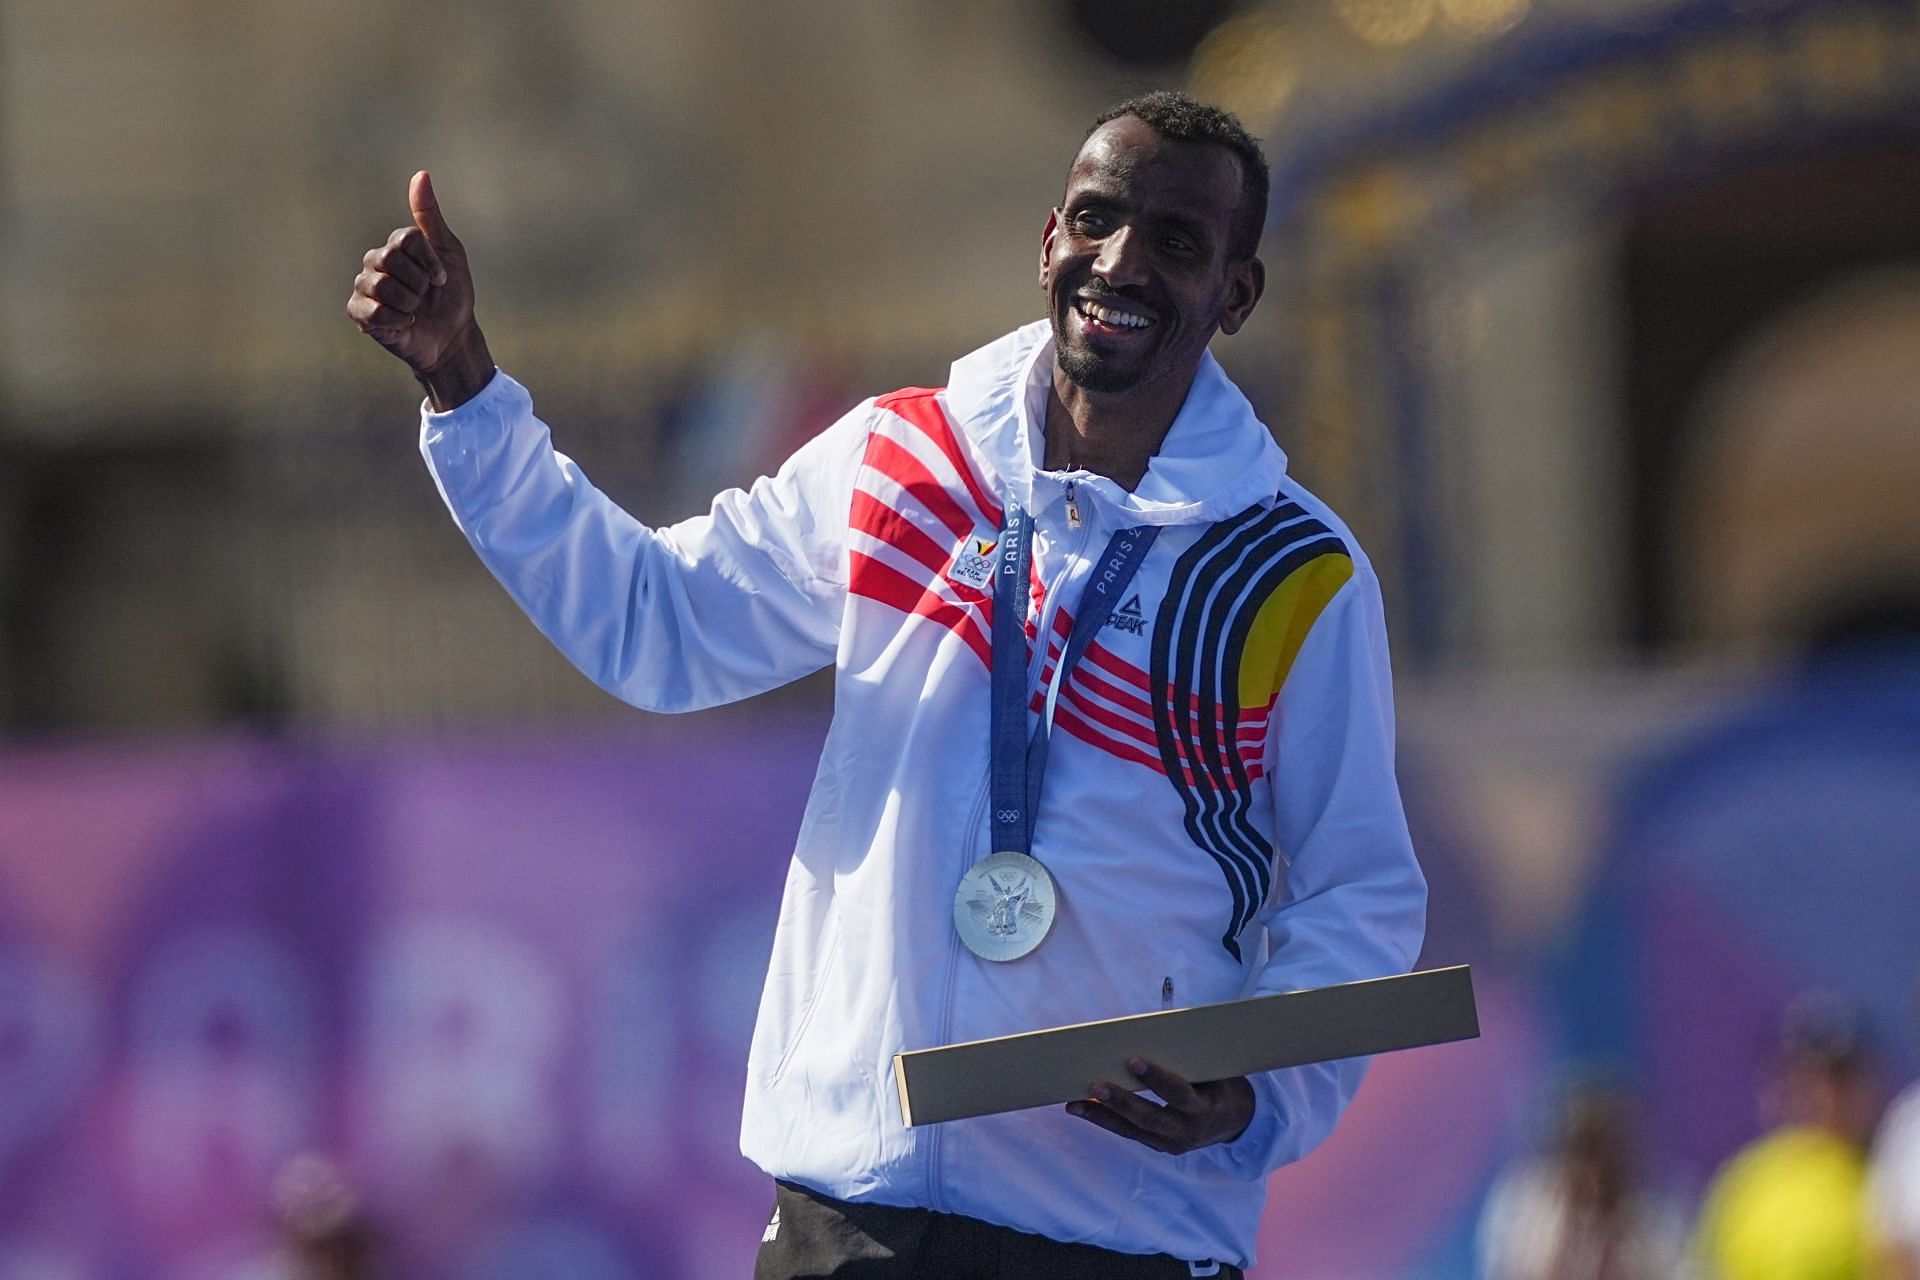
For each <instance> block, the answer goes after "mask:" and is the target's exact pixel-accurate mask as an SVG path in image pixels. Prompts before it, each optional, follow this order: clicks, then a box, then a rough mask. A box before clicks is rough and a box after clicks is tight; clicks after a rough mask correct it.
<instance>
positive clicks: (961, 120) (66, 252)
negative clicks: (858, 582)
mask: <svg viewBox="0 0 1920 1280" xmlns="http://www.w3.org/2000/svg"><path fill="white" fill-rule="evenodd" d="M1175 10H1179V11H1180V13H1178V14H1175V13H1174V11H1175ZM1155 15H1158V16H1155ZM1169 15H1172V16H1169ZM0 20H3V21H4V23H5V29H6V33H7V40H6V44H5V53H4V58H5V67H6V71H7V74H6V77H5V79H4V82H3V83H4V85H5V89H4V98H3V99H0V120H4V133H0V225H4V226H5V228H6V231H7V239H8V244H9V246H10V249H11V252H10V253H9V254H8V255H7V259H6V262H5V265H4V267H0V270H4V272H5V281H6V289H5V292H4V299H5V301H4V303H3V304H0V329H3V331H4V333H5V337H6V341H5V343H4V345H3V346H0V396H3V398H0V589H3V591H4V599H5V608H4V611H3V612H0V724H9V725H13V726H16V727H20V728H34V727H39V728H60V727H88V728H98V729H132V728H158V727H164V726H175V725H194V724H207V723H216V722H221V721H226V720H231V719H235V718H239V719H248V720H254V721H266V722H274V723H282V722H284V723H294V724H308V725H328V724H336V725H338V724H362V725H400V724H410V723H443V722H448V721H455V722H459V721H471V720H476V719H477V720H495V719H499V718H502V717H516V716H528V715H532V716H536V717H540V718H556V717H558V718H571V717H575V716H579V715H598V714H603V713H605V712H606V711H607V710H608V704H607V703H606V701H605V700H604V699H602V698H601V697H600V696H599V695H598V694H596V693H594V692H593V691H591V690H590V689H587V688H586V687H585V686H584V685H583V684H582V683H581V682H579V681H578V680H577V679H575V678H574V677H573V676H571V675H570V674H569V673H567V672H565V671H564V670H562V669H561V668H560V665H559V664H558V661H557V660H556V659H554V658H552V657H551V656H549V655H548V654H547V653H546V651H545V649H544V646H543V645H542V644H541V643H540V642H539V641H538V640H537V639H536V638H535V637H534V636H533V635H532V633H531V631H530V630H528V629H526V628H525V627H524V626H523V625H522V624H521V623H520V622H519V620H518V619H517V618H516V617H515V616H514V615H513V613H512V611H511V609H510V606H508V605H507V604H506V603H505V601H504V600H502V599H500V598H499V597H498V596H497V595H496V594H495V593H493V592H492V591H491V589H490V588H489V586H488V584H486V583H485V582H484V581H483V580H482V579H481V578H480V576H479V575H478V574H476V573H474V572H471V571H470V566H469V565H468V563H467V561H466V560H465V559H464V553H463V552H462V550H461V548H460V547H459V545H458V542H457V538H455V537H454V535H453V534H452V533H451V532H450V531H449V530H448V529H446V528H445V527H444V525H443V522H441V521H440V519H439V517H438V515H437V513H436V512H435V511H434V509H433V508H434V504H433V501H432V498H431V493H430V490H429V488H428V486H427V484H426V483H425V481H424V479H423V478H422V476H421V474H420V472H419V469H418V468H417V466H415V464H414V463H413V462H412V461H411V460H410V457H409V453H410V449H411V445H410V443H409V442H410V439H411V436H412V434H413V428H412V425H411V424H412V405H413V402H414V395H413V390H412V388H411V386H410V384H409V383H408V381H407V379H406V378H405V377H404V375H403V373H402V372H401V371H400V370H399V369H398V368H397V367H396V366H395V365H394V364H393V362H391V361H388V360H385V359H383V358H382V357H381V356H380V354H379V352H377V351H376V350H375V349H374V348H373V347H372V346H371V344H369V343H367V342H365V341H364V340H362V339H360V338H359V337H358V336H357V335H356V334H354V333H353V332H352V330H351V328H350V326H348V325H347V324H346V322H345V321H344V320H343V319H342V318H341V314H340V312H341V302H342V300H343V299H344V297H345V295H346V291H347V287H348V285H349V283H350V281H351V278H352V275H353V273H354V271H355V270H356V269H357V262H358V257H359V255H360V254H361V253H362V252H363V250H364V249H365V248H367V247H369V246H370V245H372V244H375V243H377V242H378V241H379V240H380V239H381V238H383V237H384V235H385V234H386V233H387V231H388V230H389V229H391V227H392V226H394V225H396V224H397V223H398V222H400V221H401V220H402V219H403V217H404V214H405V205H404V199H403V192H404V183H405V180H406V177H407V175H408V174H409V173H410V172H411V171H412V170H413V169H414V168H416V167H420V166H430V167H432V168H433V169H434V170H435V172H436V177H437V179H438V182H439V186H440V189H441V192H442V195H443V198H444V200H445V203H446V206H447V209H448V213H449V216H450V218H451V219H452V220H453V223H454V225H455V227H456V229H458V230H459V231H460V232H461V233H462V235H463V236H464V237H465V238H466V240H467V242H468V243H469V245H470V246H471V249H472V252H473V255H474V259H475V261H476V264H477V271H478V275H479V280H480V285H481V289H482V294H481V307H482V312H481V314H482V317H483V319H484V321H485V322H486V324H487V325H488V328H489V332H490V334H492V335H493V337H494V346H495V348H496V350H497V352H498V353H499V355H500V358H501V359H502V360H503V361H505V362H507V363H508V364H509V366H510V367H511V368H513V369H514V370H515V371H516V372H517V373H519V374H521V375H523V377H524V378H525V380H526V381H528V382H529V383H530V385H532V386H533V387H534V389H535V391H536V393H537V394H538V395H540V397H541V404H542V406H543V408H544V409H545V410H546V411H547V412H548V413H549V415H550V416H551V417H552V418H554V419H555V420H556V421H557V422H559V423H560V424H561V425H562V428H563V432H564V436H565V439H566V441H567V443H568V445H569V447H571V448H572V449H573V450H574V451H575V452H577V453H578V454H580V455H581V457H582V459H583V461H585V462H587V463H588V464H589V466H590V470H591V472H592V474H594V475H595V477H596V478H597V479H599V480H600V482H601V483H602V484H603V485H605V486H606V487H608V488H609V489H612V490H613V491H614V492H616V493H617V494H619V495H620V496H621V497H622V498H623V499H625V500H627V501H628V502H630V503H631V504H632V505H633V506H634V507H635V508H636V509H637V510H639V511H640V512H641V513H642V514H643V515H646V516H649V517H652V518H667V517H670V516H676V515H680V514H686V513H689V512H690V511H692V510H696V509H698V507H699V506H701V505H703V504H704V501H705V498H706V497H707V496H708V494H710V492H711V491H712V489H713V487H714V486H716V485H718V484H721V483H727V482H738V481H744V480H746V479H748V478H750V477H751V476H752V475H753V474H755V473H757V472H758V471H760V470H763V469H766V468H767V467H769V466H770V465H771V464H772V463H773V462H775V461H777V460H778V458H779V457H780V456H782V455H783V453H784V452H785V450H786V449H787V448H789V447H791V445H792V443H793V442H794V441H795V440H796V439H797V438H800V437H801V436H803V435H804V434H805V433H806V432H808V431H810V430H812V429H814V428H816V427H817V426H818V425H820V424H822V423H823V422H824V421H827V420H830V418H831V417H832V416H833V415H834V414H835V413H836V412H837V411H838V409H840V408H842V407H845V406H846V405H849V404H851V403H852V402H853V401H854V400H856V399H858V398H859V397H860V396H862V395H865V394H870V393H872V392H875V391H879V390H884V389H888V388H890V387H893V386H897V385H902V384H909V383H937V382H939V381H941V380H942V379H943V377H944V372H945V367H946V364H947V362H948V361H949V360H950V359H952V358H953V357H954V356H955V355H957V354H958V353H960V352H961V351H964V350H966V349H969V348H971V347H972V346H973V345H976V344H978V343H979V342H980V341H982V340H984V339H986V338H988V337H990V336H992V335H993V334H995V333H997V332H999V331H1001V330H1003V329H1005V328H1006V327H1009V326H1011V325H1012V324H1014V323H1017V322H1020V321H1023V320H1025V319H1028V318H1030V317H1032V316H1034V315H1035V314H1036V313H1037V309H1038V295H1037V292H1036V291H1035V289H1034V286H1033V280H1032V276H1033V258H1034V253H1035V246H1036V245H1037V241H1038V235H1039V228H1040V223H1041V221H1042V220H1043V218H1044V216H1045V211H1046V207H1047V204H1048V202H1049V201H1050V199H1051V198H1052V197H1053V195H1054V194H1055V191H1056V188H1057V186H1058V184H1059V182H1060V177H1061V172H1062V169H1063V166H1064V163H1065V158H1066V157H1067V155H1068V154H1069V153H1070V151H1071V149H1072V146H1073V144H1074V142H1075V141H1076V139H1077V138H1078V136H1079V133H1080V131H1081V130H1082V129H1083V128H1084V125H1085V121H1086V120H1087V119H1088V118H1090V116H1091V115H1092V114H1093V112H1094V111H1096V110H1097V109H1098V108H1099V107H1101V106H1103V105H1105V104H1107V103H1109V102H1110V101H1112V100H1114V99H1116V98H1117V97H1119V96H1121V95H1123V94H1124V93H1126V92H1129V91H1132V90H1134V89H1138V88H1140V87H1144V86H1147V85H1151V84H1162V83H1169V82H1172V83H1185V84H1187V85H1189V86H1190V87H1192V88H1193V89H1194V90H1196V91H1197V92H1199V93H1201V94H1203V95H1205V96H1209V97H1212V98H1215V99H1218V100H1220V101H1222V102H1224V103H1226V104H1228V105H1230V106H1233V107H1235V108H1236V109H1238V110H1240V111H1241V112H1242V113H1243V114H1244V115H1245V117H1246V118H1247V120H1248V121H1249V123H1250V124H1251V125H1252V127H1253V128H1254V129H1255V130H1256V132H1258V133H1260V134H1262V135H1263V136H1264V137H1265V138H1266V140H1267V142H1268V148H1269V151H1270V153H1271V155H1272V158H1273V160H1274V167H1275V178H1276V189H1275V202H1274V216H1273V229H1272V233H1271V235H1270V237H1269V239H1268V242H1267V246H1266V257H1267V259H1268V261H1269V264H1270V267H1271V269H1272V283H1271V286H1270V290H1269V297H1268V299H1267V300H1266V302H1265V304H1264V306H1263V309H1262V312H1261V313H1260V314H1259V315H1258V316H1256V321H1255V325H1254V326H1253V327H1252V329H1250V331H1249V332H1248V333H1247V334H1245V335H1244V336H1242V337H1240V338H1238V339H1235V340H1232V341H1228V342H1223V343H1222V344H1221V354H1222V356H1223V358H1225V359H1226V360H1227V361H1228V362H1229V364H1230V366H1231V367H1232V368H1233V369H1234V371H1235V372H1236V373H1237V374H1238V375H1239V376H1240V377H1241V378H1242V380H1243V381H1244V382H1246V383H1247V384H1248V386H1249V387H1250V389H1251V390H1252V391H1253V392H1254V393H1255V395H1256V398H1257V399H1258V400H1259V402H1260V404H1261V407H1262V409H1263V411H1264V412H1265V413H1266V415H1267V416H1268V418H1269V420H1270V421H1271V422H1272V424H1273V425H1274V427H1275V429H1276V431H1277V432H1278V434H1279V435H1280V436H1281V438H1282V440H1283V442H1284V443H1285V444H1286V445H1287V446H1288V448H1289V449H1290V450H1291V451H1292V453H1293V454H1294V456H1295V459H1296V465H1297V467H1298V468H1299V469H1300V470H1301V471H1302V472H1303V473H1304V474H1306V476H1307V478H1308V479H1309V481H1310V482H1312V483H1314V484H1316V485H1317V486H1318V487H1320V488H1321V489H1322V490H1324V491H1326V492H1327V493H1328V495H1329V496H1330V497H1331V498H1332V499H1333V500H1334V501H1335V503H1336V505H1338V506H1340V507H1341V508H1342V509H1343V510H1349V511H1351V512H1352V513H1353V518H1354V522H1355V524H1356V526H1357V527H1358V528H1359V530H1360V532H1361V533H1362V535H1363V536H1364V537H1365V538H1366V539H1367V540H1368V542H1369V544H1370V546H1371V548H1372V550H1373V553H1374V556H1375V559H1376V560H1378V561H1380V562H1381V564H1382V566H1383V568H1384V570H1385V571H1386V573H1387V575H1388V577H1389V579H1390V598H1391V599H1392V600H1393V602H1394V608H1395V609H1396V611H1397V614H1396V618H1395V622H1396V631H1397V633H1398V635H1399V648H1398V652H1399V654H1400V656H1401V659H1402V665H1403V666H1404V667H1405V668H1406V669H1407V670H1408V671H1410V672H1415V673H1425V674H1428V675H1445V674H1447V673H1450V672H1487V671H1501V672H1512V671H1515V670H1526V671H1532V672H1549V673H1551V672H1554V671H1564V670H1568V669H1586V668H1590V667H1592V666H1594V665H1596V664H1598V665H1602V666H1605V665H1609V664H1614V663H1617V662H1618V661H1620V660H1621V659H1624V658H1631V657H1634V656H1636V655H1637V656H1640V657H1661V658H1669V657H1675V656H1679V655H1688V656H1695V655H1701V654H1706V655H1711V654H1714V653H1722V654H1730V655H1740V656H1742V657H1752V656H1754V655H1760V654H1767V653H1770V652H1778V651H1780V650H1781V649H1783V648H1786V647H1790V645H1791V644H1792V641H1793V637H1794V635H1795V634H1796V633H1797V632H1798V631H1800V630H1803V629H1805V628H1807V627H1810V626H1817V625H1819V623H1820V620H1821V618H1823V617H1824V616H1826V615H1827V614H1830V613H1831V612H1832V611H1833V610H1835V609H1841V608H1850V607H1853V606H1855V605H1858V604H1860V603H1861V602H1862V601H1863V600H1884V599H1885V598H1887V597H1888V596H1889V595H1899V594H1901V593H1907V594H1911V592H1912V590H1913V584H1914V583H1915V581H1916V579H1917V578H1920V570H1916V569H1915V567H1914V566H1915V564H1916V557H1917V556H1920V553H1917V552H1916V550H1915V548H1914V546H1913V545H1912V534H1911V523H1912V522H1911V521H1907V520H1904V519H1903V518H1902V517H1901V515H1900V511H1901V501H1900V499H1901V492H1900V486H1899V484H1898V482H1897V481H1896V480H1895V477H1896V476H1898V475H1900V474H1902V473H1903V470H1910V469H1911V462H1912V459H1911V448H1912V446H1911V444H1910V443H1907V442H1909V441H1910V440H1911V439H1912V438H1913V433H1912V432H1911V431H1907V430H1904V428H1903V424H1904V423H1905V422H1907V421H1908V420H1909V419H1908V415H1909V414H1910V412H1911V410H1912V406H1913V404H1914V403H1915V401H1916V400H1917V399H1920V390H1916V388H1915V383H1914V377H1915V375H1913V374H1912V373H1911V371H1910V369H1909V367H1908V366H1910V365H1911V363H1912V362H1910V361H1908V362H1905V363H1903V362H1902V356H1903V355H1904V352H1905V351H1906V349H1907V348H1906V346H1905V345H1903V341H1904V340H1903V339H1902V338H1901V337H1900V334H1902V333H1905V332H1910V331H1911V330H1910V328H1903V327H1902V326H1911V325H1913V324H1915V323H1917V322H1916V321H1915V320H1914V319H1913V315H1914V314H1915V311H1916V309H1917V308H1920V303H1915V302H1914V301H1913V298H1914V292H1913V286H1912V282H1911V278H1910V277H1903V276H1901V275H1899V274H1898V273H1897V272H1895V271H1893V268H1894V267H1896V266H1897V265H1898V264H1900V263H1901V262H1903V261H1905V262H1911V261H1912V260H1913V259H1914V257H1915V256H1916V254H1917V253H1920V187H1917V186H1916V184H1914V183H1913V182H1912V181H1911V180H1910V175H1911V173H1912V172H1913V169H1914V165H1915V162H1916V158H1917V157H1920V143H1916V142H1915V140H1914V136H1915V125H1914V121H1915V119H1916V116H1915V98H1916V97H1917V96H1920V89H1916V87H1915V86H1916V85H1920V75H1917V74H1916V68H1917V67H1920V52H1916V46H1920V39H1917V38H1916V36H1915V25H1916V20H1915V17H1914V14H1913V10H1912V7H1911V6H1910V5H1905V4H1900V3H1890V2H1885V0H1822V2H1821V3H1817V4H1816V3H1807V2H1804V0H1802V2H1795V0H1764V2H1763V0H1742V2H1741V3H1733V2H1732V0H1728V2H1726V3H1721V2H1720V0H1690V2H1682V0H1672V2H1655V0H1339V2H1338V3H1331V4H1324V5H1322V4H1311V5H1310V4H1305V3H1286V2H1284V0H1264V2H1258V3H1256V2H1254V0H1246V2H1244V3H1239V4H1227V3H1220V4H1215V5H1199V6H1152V5H1148V6H1138V5H1134V6H1128V5H1115V6H1100V5H1082V4H1060V5H1048V6H1025V5H1016V4H1011V3H1003V2H1000V0H995V2H994V3H989V4H986V5H975V6H968V7H967V8H966V9H965V10H964V12H963V11H961V10H954V9H951V8H941V7H939V6H916V5H899V4H893V3H882V2H880V0H869V2H866V3H856V4H848V5H836V6H834V7H833V8H832V9H831V11H824V10H820V9H818V8H815V7H809V6H789V5H758V4H732V5H718V6H716V5H699V4H690V3H684V2H683V0H649V2H648V3H644V4H637V5H604V4H594V3H585V4H569V5H558V4H536V5H525V4H512V5H480V6H465V5H445V6H429V7H428V8H426V9H419V8H414V9H409V10H406V11H405V12H404V13H403V12H401V11H396V10H394V9H392V8H391V7H390V6H379V5H373V4H365V3H358V2H350V0H332V2H331V3H327V4H322V5H319V6H313V5H307V6H295V5H286V4H277V5H274V4H270V5H266V6H260V5H251V6H237V5H230V4H219V3H175V4H165V5H161V6H158V7H155V6H141V5H132V4H127V3H123V2H122V0H87V2H86V3H81V4H77V5H61V6H38V5H20V4H11V5H5V6H0ZM1862 334H1868V335H1871V341H1868V342H1866V343H1864V344H1863V343H1862V342H1861V341H1859V338H1860V335H1862ZM1834 352H1840V353H1842V358H1841V359H1840V360H1838V361H1836V360H1835V359H1832V358H1829V357H1830V356H1831V354H1832V353H1834ZM1816 440H1817V441H1818V443H1817V445H1816V444H1815V443H1814V442H1815V441H1816ZM1810 452H1811V453H1812V454H1814V455H1817V456H1811V457H1810V456H1809V453H1810ZM1803 468H1804V469H1805V473H1804V475H1803V474H1802V469H1803ZM1802 481H1804V483H1802ZM1756 524H1757V525H1759V526H1764V528H1765V530H1766V532H1760V531H1757V530H1756V529H1755V527H1754V526H1755V525H1756ZM456 641H457V643H455V642H456Z"/></svg>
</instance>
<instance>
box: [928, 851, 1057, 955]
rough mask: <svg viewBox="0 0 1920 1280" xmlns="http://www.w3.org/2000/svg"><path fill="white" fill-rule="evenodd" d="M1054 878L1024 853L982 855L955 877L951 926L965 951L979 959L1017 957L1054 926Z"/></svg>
mask: <svg viewBox="0 0 1920 1280" xmlns="http://www.w3.org/2000/svg"><path fill="white" fill-rule="evenodd" d="M1056 906H1057V899H1056V896H1055V890H1054V885H1053V877H1052V876H1051V875H1049V874H1047V869H1046V868H1045V867H1043V866H1041V865H1040V863H1039V862H1037V861H1035V860H1034V859H1033V858H1030V857H1028V856H1027V855H1026V854H1024V853H1016V852H1013V851H1011V850H1007V851H1003V852H1000V853H996V854H994V855H993V856H992V857H989V858H983V859H981V860H980V861H979V862H976V863H974V864H973V866H972V867H971V868H969V869H968V871H967V874H966V875H964V876H962V877H961V878H960V887H959V888H958V889H956V890H955V891H954V895H953V924H954V927H955V928H956V929H958V930H959V931H960V940H961V941H962V942H964V943H966V944H967V949H968V950H970V951H972V952H973V953H974V954H975V955H977V956H979V957H980V958H981V959H983V960H1018V959H1019V958H1020V957H1021V956H1024V955H1026V954H1027V953H1028V952H1030V951H1032V950H1033V949H1034V948H1035V947H1037V946H1039V945H1040V942H1041V940H1042V939H1043V938H1045V937H1046V936H1047V930H1048V929H1050V928H1052V927H1053V917H1054V911H1055V908H1056Z"/></svg>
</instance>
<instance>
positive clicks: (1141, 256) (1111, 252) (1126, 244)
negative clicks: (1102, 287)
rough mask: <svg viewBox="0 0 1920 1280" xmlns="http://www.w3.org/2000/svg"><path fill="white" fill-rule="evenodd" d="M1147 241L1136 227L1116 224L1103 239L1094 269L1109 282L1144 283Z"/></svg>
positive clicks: (1094, 261) (1119, 283) (1113, 283)
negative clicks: (1117, 225)
mask: <svg viewBox="0 0 1920 1280" xmlns="http://www.w3.org/2000/svg"><path fill="white" fill-rule="evenodd" d="M1146 250H1147V245H1146V241H1145V239H1143V238H1142V237H1141V235H1140V233H1139V232H1138V231H1136V230H1135V229H1134V228H1132V227H1126V226H1123V227H1116V228H1114V230H1113V232H1112V233H1111V234H1110V235H1108V236H1107V237H1106V239H1104V240H1102V241H1101V242H1100V253H1099V256H1097V257H1095V258H1094V260H1093V273H1094V274H1095V275H1097V276H1099V277H1100V278H1101V279H1102V280H1104V281H1106V282H1107V283H1108V284H1110V285H1113V286H1114V287H1115V288H1118V287H1120V286H1122V285H1129V284H1144V283H1146V278H1147V255H1146Z"/></svg>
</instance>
